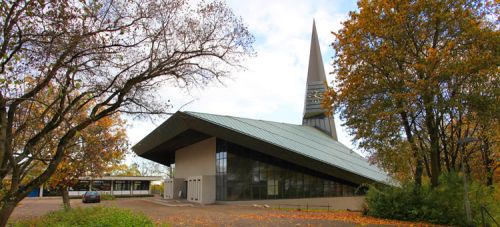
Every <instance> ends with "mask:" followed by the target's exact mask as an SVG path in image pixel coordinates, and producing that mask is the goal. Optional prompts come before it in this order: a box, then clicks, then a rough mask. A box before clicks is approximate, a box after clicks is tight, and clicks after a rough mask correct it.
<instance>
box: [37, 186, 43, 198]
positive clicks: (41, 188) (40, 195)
mask: <svg viewBox="0 0 500 227" xmlns="http://www.w3.org/2000/svg"><path fill="white" fill-rule="evenodd" d="M38 196H39V197H40V198H41V197H43V184H42V185H40V193H38Z"/></svg>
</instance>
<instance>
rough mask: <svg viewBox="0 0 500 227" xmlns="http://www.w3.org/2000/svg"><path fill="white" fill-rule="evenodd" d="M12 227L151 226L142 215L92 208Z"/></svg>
mask: <svg viewBox="0 0 500 227" xmlns="http://www.w3.org/2000/svg"><path fill="white" fill-rule="evenodd" d="M14 226H19V227H21V226H47V227H50V226H58V227H62V226H89V227H90V226H102V227H105V226H109V227H112V226H153V223H152V222H151V220H150V219H149V218H148V217H147V216H146V215H144V214H140V213H134V212H132V211H131V210H127V209H121V208H116V207H104V206H94V207H89V208H74V209H70V210H60V211H55V212H52V213H49V214H47V215H45V216H43V217H40V218H36V219H31V220H27V221H20V222H16V223H14Z"/></svg>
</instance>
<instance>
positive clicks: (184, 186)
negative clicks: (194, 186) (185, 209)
mask: <svg viewBox="0 0 500 227" xmlns="http://www.w3.org/2000/svg"><path fill="white" fill-rule="evenodd" d="M187 189H188V182H187V181H184V184H182V189H181V192H182V194H181V195H180V196H179V198H181V199H187V191H188V190H187Z"/></svg>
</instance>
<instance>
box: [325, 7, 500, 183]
mask: <svg viewBox="0 0 500 227" xmlns="http://www.w3.org/2000/svg"><path fill="white" fill-rule="evenodd" d="M358 7H359V10H358V11H355V12H351V13H350V14H349V18H348V19H347V20H346V21H344V22H343V26H344V27H343V28H342V29H341V30H339V31H338V32H337V33H334V35H335V37H336V40H335V42H334V43H333V48H334V49H335V52H336V55H335V59H334V67H335V71H334V73H336V80H335V87H334V88H331V89H330V90H329V91H328V92H327V93H328V94H327V95H326V98H325V100H324V103H323V104H324V105H325V106H326V107H328V108H331V107H332V106H333V107H335V108H337V110H338V111H340V115H341V118H343V119H344V120H345V122H346V123H345V125H346V126H347V127H348V128H349V129H350V133H351V134H353V135H354V136H355V140H357V141H358V142H359V145H360V147H361V148H363V149H365V150H367V151H369V152H371V153H372V154H373V156H374V157H375V159H377V158H378V161H379V162H382V163H383V165H382V166H390V165H391V164H389V163H387V162H392V161H394V160H395V159H394V158H395V157H397V158H401V157H406V158H408V159H409V162H411V165H410V166H411V167H412V172H413V174H411V175H412V178H413V179H414V180H415V182H416V183H417V184H420V183H421V178H422V175H423V173H427V175H428V176H430V178H431V183H432V185H434V186H436V185H438V183H439V182H438V177H439V175H440V172H441V171H442V170H443V168H444V167H446V166H448V167H449V168H448V170H451V168H456V167H457V166H458V165H457V163H459V162H458V160H460V159H464V160H465V161H467V157H468V156H467V155H464V156H461V155H460V153H461V152H459V151H460V149H466V148H465V147H464V146H463V147H460V146H458V145H457V144H458V141H459V140H461V139H463V138H464V137H468V136H472V134H468V135H467V134H465V133H463V132H460V130H463V129H464V128H466V125H467V124H469V121H467V119H470V118H472V116H473V115H474V114H477V113H478V110H483V111H485V112H488V113H491V114H488V115H484V118H483V120H485V121H486V122H488V123H487V124H493V123H495V122H498V119H499V113H498V112H496V113H495V112H494V111H491V110H494V109H496V110H498V105H499V92H498V91H499V89H500V86H499V84H500V81H499V65H500V54H499V53H500V33H499V30H498V18H499V17H498V15H499V14H498V12H499V10H498V9H499V6H498V4H496V3H495V2H493V1H481V0H443V1H441V0H439V1H438V0H415V1H407V0H396V1H387V0H361V1H359V2H358ZM395 148H397V149H395ZM407 151H410V153H411V155H407V154H408V152H407ZM495 152H498V151H494V150H490V153H495ZM398 153H401V154H404V155H402V156H397V154H398ZM466 154H467V152H466ZM387 157H392V159H391V158H389V159H386V158H387ZM384 163H385V164H384Z"/></svg>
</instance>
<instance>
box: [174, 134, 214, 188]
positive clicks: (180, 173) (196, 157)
mask: <svg viewBox="0 0 500 227" xmlns="http://www.w3.org/2000/svg"><path fill="white" fill-rule="evenodd" d="M202 175H209V176H210V175H215V137H212V138H209V139H206V140H203V141H200V142H198V143H195V144H192V145H189V146H187V147H184V148H181V149H179V150H177V151H176V152H175V178H185V179H187V178H188V177H191V176H202Z"/></svg>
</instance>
